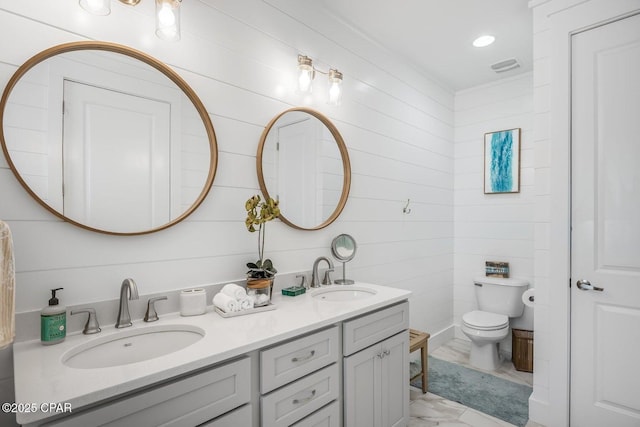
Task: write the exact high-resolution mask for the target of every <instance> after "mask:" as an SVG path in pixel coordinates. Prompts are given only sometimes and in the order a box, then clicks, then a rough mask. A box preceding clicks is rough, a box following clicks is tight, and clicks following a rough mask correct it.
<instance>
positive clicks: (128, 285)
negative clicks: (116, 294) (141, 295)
mask: <svg viewBox="0 0 640 427" xmlns="http://www.w3.org/2000/svg"><path fill="white" fill-rule="evenodd" d="M127 297H128V298H127ZM128 299H130V300H134V299H138V287H137V286H136V282H134V281H133V279H124V281H123V282H122V286H120V308H119V309H118V319H117V320H116V328H126V327H128V326H131V325H132V323H131V315H130V314H129V301H128Z"/></svg>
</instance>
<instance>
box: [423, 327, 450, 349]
mask: <svg viewBox="0 0 640 427" xmlns="http://www.w3.org/2000/svg"><path fill="white" fill-rule="evenodd" d="M430 334H431V336H430V337H429V353H431V352H432V351H433V350H435V349H437V348H438V347H440V346H441V345H443V344H444V343H446V342H449V341H451V340H452V339H453V338H454V334H455V331H454V325H451V326H448V327H446V328H444V329H442V330H441V331H438V332H433V333H431V332H430Z"/></svg>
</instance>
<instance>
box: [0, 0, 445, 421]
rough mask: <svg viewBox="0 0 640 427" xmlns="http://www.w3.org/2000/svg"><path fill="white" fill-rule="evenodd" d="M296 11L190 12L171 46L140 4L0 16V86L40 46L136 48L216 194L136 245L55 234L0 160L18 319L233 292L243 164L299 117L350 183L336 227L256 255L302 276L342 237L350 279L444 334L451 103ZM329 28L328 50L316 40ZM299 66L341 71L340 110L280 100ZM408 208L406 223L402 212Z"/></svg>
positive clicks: (5, 359) (5, 387)
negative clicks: (200, 118) (191, 94)
mask: <svg viewBox="0 0 640 427" xmlns="http://www.w3.org/2000/svg"><path fill="white" fill-rule="evenodd" d="M313 7H314V6H313V5H306V6H305V9H304V11H301V12H300V13H313V14H314V17H315V21H314V22H317V23H318V26H322V27H323V28H324V30H323V29H320V27H318V28H311V27H309V26H308V25H304V24H302V23H300V22H298V20H297V19H296V18H294V17H293V16H295V14H285V13H283V12H281V11H279V10H278V9H277V8H275V7H273V6H272V5H270V4H268V3H266V2H264V1H260V0H237V1H215V2H213V1H209V0H207V1H196V0H191V1H188V2H184V3H183V6H182V32H183V34H182V40H181V41H180V42H179V43H166V42H162V41H160V40H158V39H157V38H155V36H154V19H153V2H151V1H143V2H141V3H140V5H139V6H137V7H136V8H131V7H127V6H124V5H122V4H120V3H119V2H112V13H111V15H109V16H107V17H96V16H91V15H88V14H86V13H85V12H84V11H83V10H81V9H80V7H79V6H78V3H77V1H75V0H65V1H56V2H50V1H42V0H21V1H19V2H4V3H3V4H2V5H1V6H0V37H1V38H2V39H3V40H5V41H8V40H11V42H10V43H5V44H4V45H3V48H2V49H1V50H0V83H1V86H2V87H4V85H5V84H6V82H7V81H8V79H9V78H10V76H11V75H12V73H13V72H14V71H15V70H16V68H17V67H18V66H19V65H20V64H22V63H23V62H24V61H25V60H27V59H28V58H29V57H31V56H32V55H34V54H35V53H37V52H39V51H41V50H43V49H45V48H48V47H50V46H52V45H55V44H59V43H64V42H70V41H76V40H87V39H95V40H106V41H112V42H116V43H121V44H125V45H128V46H131V47H133V48H136V49H139V50H142V51H144V52H146V53H148V54H150V55H152V56H154V57H156V58H158V59H159V60H161V61H163V62H165V63H167V64H169V65H170V66H171V67H172V68H174V69H175V70H176V71H177V72H178V73H179V74H180V75H181V76H182V77H183V78H184V79H185V80H186V81H187V82H188V83H189V84H190V85H191V86H192V87H193V89H194V90H195V92H196V93H197V94H198V95H199V97H200V98H201V100H202V101H203V103H204V105H205V106H206V108H207V110H208V112H209V114H210V116H211V120H212V122H213V124H214V127H215V130H216V135H217V138H218V147H219V165H218V171H217V174H216V178H215V182H214V187H213V189H212V191H211V192H210V194H209V196H208V197H207V198H206V200H205V201H204V202H203V204H202V205H201V206H200V208H199V209H198V210H197V211H196V212H195V213H194V214H193V215H192V216H190V217H189V218H187V220H186V221H184V222H182V223H180V224H178V225H176V226H174V227H171V228H169V229H167V230H164V231H161V232H158V233H153V234H150V235H144V236H130V237H119V236H110V235H104V234H97V233H91V232H88V231H85V230H83V229H80V228H76V227H74V226H72V225H69V224H66V223H64V222H62V221H60V220H58V219H57V218H56V217H54V216H52V215H51V214H49V213H48V212H47V211H46V210H44V209H43V208H42V207H41V206H40V205H39V204H38V203H37V202H36V201H34V200H32V199H31V198H30V197H29V196H28V195H27V193H26V192H25V191H24V190H23V189H22V187H21V186H20V185H19V184H18V182H17V181H16V179H15V178H14V176H13V174H12V172H11V171H10V170H9V169H8V167H7V163H6V161H5V160H4V158H2V159H0V218H2V219H3V220H4V221H6V222H8V224H9V226H10V227H11V229H12V231H13V236H14V246H15V256H16V267H17V310H18V311H19V312H25V311H31V310H37V309H39V308H41V307H42V306H43V305H45V304H46V301H47V299H48V289H49V288H52V287H57V286H63V287H64V288H65V289H64V291H63V292H62V293H61V295H60V296H61V300H62V303H64V304H66V305H77V304H85V303H87V304H88V303H91V302H92V301H100V300H105V299H114V298H116V297H117V294H118V289H119V286H120V283H121V282H122V279H124V278H125V277H133V278H135V279H136V281H137V283H138V287H139V290H140V293H141V298H144V295H145V294H150V293H157V292H163V291H165V290H171V289H178V288H183V287H189V286H194V285H198V284H204V283H212V282H225V281H232V280H236V279H240V278H242V276H243V274H244V271H245V268H244V265H245V263H246V262H247V261H252V260H255V258H256V256H257V254H256V250H255V246H256V236H255V235H253V234H250V233H248V232H247V231H246V229H245V228H244V224H243V221H244V215H245V212H244V201H245V200H246V199H247V198H248V197H249V196H251V195H252V194H255V193H257V192H258V191H259V189H258V182H257V178H256V173H255V152H256V148H257V144H258V140H259V137H260V134H261V132H262V130H263V127H264V126H265V125H266V124H267V122H268V121H269V120H270V119H271V118H272V117H273V116H275V115H276V114H277V113H279V112H281V111H282V110H284V109H286V108H289V107H291V106H294V105H301V104H303V103H307V105H309V106H310V107H312V108H316V109H318V110H320V111H321V112H323V113H324V114H326V115H327V116H329V117H330V119H331V120H332V121H333V122H334V123H335V124H336V126H337V127H338V129H339V130H340V132H341V133H342V136H343V137H344V140H345V141H346V144H347V147H348V150H349V154H350V156H351V166H352V171H353V178H352V187H351V194H350V197H349V201H348V203H347V206H346V208H345V210H344V211H343V213H342V215H341V217H340V218H339V219H338V221H337V222H336V223H334V224H333V225H331V226H329V227H328V228H326V229H324V230H321V231H317V232H304V231H298V230H294V229H292V228H289V227H287V226H285V225H284V224H282V223H278V222H276V223H271V224H269V226H268V228H269V229H268V242H267V254H268V255H269V256H270V257H271V258H272V259H273V260H274V262H275V264H276V266H277V268H278V269H279V271H281V272H294V271H301V270H309V269H310V267H311V264H312V262H313V260H314V259H315V258H316V257H317V256H320V255H329V253H330V252H329V244H330V242H331V239H332V238H333V237H334V236H336V235H337V234H339V233H350V234H352V235H353V236H354V237H355V238H356V240H357V241H358V243H359V252H358V255H357V256H356V258H355V259H354V260H353V261H352V262H351V263H350V265H349V267H348V269H349V270H348V271H349V275H350V276H351V277H352V278H355V279H358V280H362V281H370V282H375V283H379V284H383V285H389V286H395V287H401V288H405V289H409V290H411V291H413V292H414V294H413V296H412V299H411V303H412V317H411V324H412V326H413V327H416V328H420V329H424V330H429V331H430V332H432V334H435V333H437V332H438V331H440V330H442V329H445V328H446V327H448V326H450V325H451V322H452V317H453V302H452V296H451V286H452V278H453V161H454V159H453V151H454V150H453V95H452V94H451V93H450V92H449V91H448V90H446V89H444V88H442V87H440V86H438V85H437V84H436V83H434V82H433V81H430V80H429V79H428V78H426V77H424V76H422V75H420V74H419V73H418V72H417V71H415V69H414V68H413V67H412V66H411V64H408V63H406V62H403V61H402V60H400V59H398V58H395V57H394V55H393V54H392V53H391V52H387V51H384V50H383V49H381V48H380V47H378V46H376V45H374V44H372V43H371V42H369V41H368V40H366V39H364V38H362V37H360V36H359V35H358V33H357V32H355V31H352V30H351V29H349V28H347V27H344V26H342V25H341V24H338V23H337V22H335V21H334V20H332V19H331V18H330V17H329V16H326V15H324V14H323V13H322V12H319V11H314V10H312V9H313ZM329 29H330V30H331V35H332V37H327V36H325V35H323V34H328V32H327V31H328V30H329ZM298 53H303V54H307V55H309V56H311V57H313V58H314V59H316V63H317V65H318V66H320V67H322V68H328V67H329V65H331V66H332V67H336V68H338V69H339V70H340V71H341V72H343V73H344V76H345V83H344V90H345V94H344V98H343V103H342V106H341V107H329V106H327V105H326V104H325V103H324V102H323V101H322V99H321V95H322V93H323V89H324V81H323V79H321V78H318V79H317V80H316V82H315V86H316V87H315V91H314V94H315V95H314V96H315V98H313V99H311V100H303V99H301V98H300V97H299V95H298V94H296V93H295V91H294V90H293V85H294V83H295V76H294V71H295V65H296V56H297V54H298ZM406 199H411V206H410V207H411V209H412V211H411V214H410V215H404V214H403V213H402V208H403V206H404V204H405V202H406ZM12 388H13V387H12V368H11V359H10V351H3V352H0V390H2V393H1V394H2V395H0V399H1V400H2V401H7V402H9V401H12V392H11V390H12ZM2 422H4V420H2V419H0V423H2ZM3 425H4V424H3Z"/></svg>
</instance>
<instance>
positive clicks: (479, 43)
mask: <svg viewBox="0 0 640 427" xmlns="http://www.w3.org/2000/svg"><path fill="white" fill-rule="evenodd" d="M495 40H496V38H495V37H493V36H489V35H486V36H480V37H478V38H477V39H475V40H474V41H473V45H474V46H475V47H485V46H489V45H490V44H491V43H493V42H494V41H495Z"/></svg>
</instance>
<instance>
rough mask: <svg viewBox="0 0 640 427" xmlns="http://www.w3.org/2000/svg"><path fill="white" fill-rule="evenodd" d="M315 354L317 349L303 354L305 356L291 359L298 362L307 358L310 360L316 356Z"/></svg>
mask: <svg viewBox="0 0 640 427" xmlns="http://www.w3.org/2000/svg"><path fill="white" fill-rule="evenodd" d="M315 354H316V351H315V350H311V351H310V352H309V354H307V355H306V356H303V357H294V358H293V359H291V361H292V362H293V363H296V362H304V361H305V360H309V359H311V358H312V357H313V356H315Z"/></svg>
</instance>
